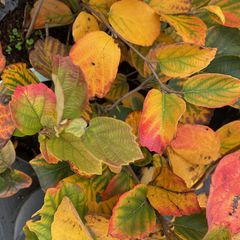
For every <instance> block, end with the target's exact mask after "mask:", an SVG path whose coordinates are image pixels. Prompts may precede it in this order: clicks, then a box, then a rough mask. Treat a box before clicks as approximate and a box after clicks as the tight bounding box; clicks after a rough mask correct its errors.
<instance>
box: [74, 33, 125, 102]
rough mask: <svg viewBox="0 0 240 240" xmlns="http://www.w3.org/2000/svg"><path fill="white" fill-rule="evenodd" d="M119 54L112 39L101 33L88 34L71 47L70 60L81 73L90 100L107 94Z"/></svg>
mask: <svg viewBox="0 0 240 240" xmlns="http://www.w3.org/2000/svg"><path fill="white" fill-rule="evenodd" d="M93 46H94V47H93ZM120 54H121V53H120V49H119V47H118V45H117V44H116V43H115V42H114V39H113V38H112V37H110V36H109V35H107V34H106V33H105V32H103V31H94V32H90V33H88V34H87V35H85V36H84V37H83V38H80V39H79V40H78V41H77V42H76V43H75V44H74V45H73V47H72V48H71V51H70V58H71V59H72V61H73V63H74V64H75V65H77V66H79V67H80V68H81V70H82V71H83V73H84V75H85V77H86V81H87V84H88V95H89V97H90V98H91V97H94V96H97V97H99V98H102V97H104V96H105V95H106V94H107V93H108V91H109V90H110V87H111V84H112V82H113V81H114V79H115V77H116V75H117V70H118V65H119V62H120ZM82 56H84V57H82Z"/></svg>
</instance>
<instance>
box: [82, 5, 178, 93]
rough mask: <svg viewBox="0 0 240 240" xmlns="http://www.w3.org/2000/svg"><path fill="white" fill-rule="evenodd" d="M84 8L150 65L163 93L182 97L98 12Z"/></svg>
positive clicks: (86, 6)
mask: <svg viewBox="0 0 240 240" xmlns="http://www.w3.org/2000/svg"><path fill="white" fill-rule="evenodd" d="M82 6H84V7H85V8H86V9H87V10H88V11H89V12H91V13H93V14H94V15H95V16H97V18H98V19H100V21H101V22H102V23H103V24H104V25H105V26H106V27H107V28H108V29H109V30H110V32H111V33H112V34H113V35H114V36H116V37H118V38H119V39H121V41H122V42H124V43H125V44H126V45H127V46H128V47H129V48H131V49H132V50H133V51H134V52H135V53H136V54H137V55H138V56H139V57H141V58H142V59H143V60H144V62H146V64H147V65H148V67H149V69H150V70H151V72H152V74H153V76H154V77H155V78H156V79H157V80H158V82H159V84H160V88H161V90H162V91H164V92H166V93H175V94H177V95H182V92H180V91H175V90H173V89H171V88H169V87H167V86H166V85H165V84H164V83H163V82H161V80H160V79H159V77H158V74H157V73H156V71H155V69H154V67H153V65H152V62H151V61H150V60H149V59H148V58H146V57H145V56H144V55H143V54H142V53H140V52H139V51H138V50H137V49H136V48H135V47H134V46H133V45H132V44H131V43H129V42H128V41H127V40H126V39H125V38H124V37H122V36H121V34H119V33H118V32H116V31H115V30H114V29H113V28H112V26H111V25H110V24H109V23H108V22H107V21H106V20H105V18H104V16H103V15H102V14H101V13H100V12H98V11H96V10H95V9H93V8H91V7H90V6H89V5H88V4H86V3H82Z"/></svg>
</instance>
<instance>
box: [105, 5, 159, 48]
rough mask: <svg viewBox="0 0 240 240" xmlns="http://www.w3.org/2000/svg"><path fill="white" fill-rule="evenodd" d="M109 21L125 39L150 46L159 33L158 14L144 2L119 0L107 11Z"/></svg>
mask: <svg viewBox="0 0 240 240" xmlns="http://www.w3.org/2000/svg"><path fill="white" fill-rule="evenodd" d="M109 22H110V23H111V25H112V26H113V28H114V29H115V30H116V31H117V32H118V33H119V34H120V35H121V36H122V37H124V38H125V39H126V40H127V41H129V42H131V43H134V44H137V45H140V46H151V45H152V44H153V42H154V41H155V40H156V38H157V37H158V35H159V34H160V19H159V16H158V15H157V14H156V13H155V12H154V10H153V9H152V8H150V7H149V5H147V4H146V3H145V2H143V1H139V0H121V1H117V2H115V3H114V4H113V5H112V6H111V9H110V12H109Z"/></svg>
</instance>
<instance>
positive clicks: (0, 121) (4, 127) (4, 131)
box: [0, 104, 15, 149]
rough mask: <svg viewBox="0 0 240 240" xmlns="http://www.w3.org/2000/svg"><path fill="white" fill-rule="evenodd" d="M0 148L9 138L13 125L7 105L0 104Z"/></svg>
mask: <svg viewBox="0 0 240 240" xmlns="http://www.w3.org/2000/svg"><path fill="white" fill-rule="evenodd" d="M0 126H1V128H0V149H1V148H2V147H3V146H4V145H5V144H6V143H7V142H8V140H9V139H10V138H11V136H12V134H13V132H14V129H15V125H14V122H13V120H12V117H11V112H10V109H9V105H3V104H0Z"/></svg>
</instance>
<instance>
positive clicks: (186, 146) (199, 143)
mask: <svg viewBox="0 0 240 240" xmlns="http://www.w3.org/2000/svg"><path fill="white" fill-rule="evenodd" d="M170 147H171V149H172V150H173V151H174V153H175V154H176V155H178V156H181V157H183V158H184V159H185V160H186V161H188V162H189V163H191V164H200V165H207V164H209V163H211V162H212V161H215V160H217V159H218V157H219V156H220V154H219V150H220V141H219V138H218V137H217V135H216V133H215V132H214V131H213V130H212V129H211V128H209V127H207V126H203V125H197V124H196V125H191V124H185V125H181V126H179V128H178V130H177V134H176V138H175V139H174V140H173V141H172V142H171V145H170Z"/></svg>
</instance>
